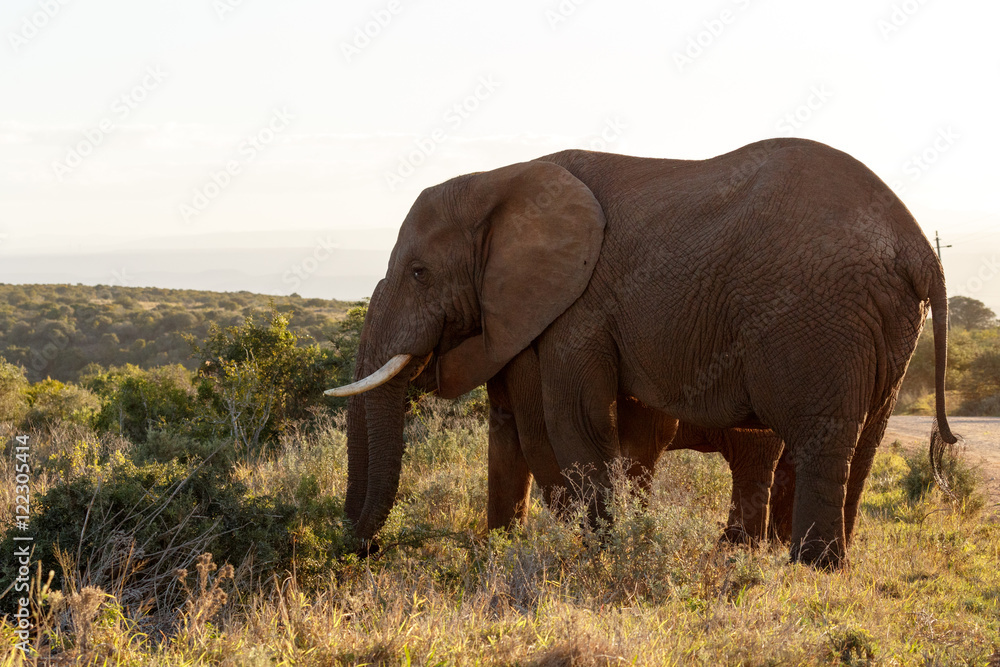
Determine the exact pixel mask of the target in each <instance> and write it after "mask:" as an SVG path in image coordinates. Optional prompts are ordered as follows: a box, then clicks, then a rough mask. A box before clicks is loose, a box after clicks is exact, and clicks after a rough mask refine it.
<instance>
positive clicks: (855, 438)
mask: <svg viewBox="0 0 1000 667" xmlns="http://www.w3.org/2000/svg"><path fill="white" fill-rule="evenodd" d="M928 308H929V309H930V312H931V313H932V314H933V320H932V321H933V334H934V355H935V393H936V409H935V412H936V427H935V429H934V430H933V431H932V434H931V438H930V450H931V460H932V461H933V462H937V461H939V460H940V457H941V452H942V451H943V449H944V448H945V447H946V446H947V445H949V444H952V443H954V442H956V438H955V436H954V435H953V434H952V432H951V429H950V428H949V426H948V422H947V415H946V412H947V410H946V405H945V393H944V385H945V383H944V378H945V367H946V362H947V347H946V345H947V320H948V317H947V313H948V310H947V309H948V306H947V293H946V289H945V281H944V272H943V269H942V267H941V264H940V262H939V260H938V257H937V255H936V254H935V253H934V250H933V249H932V247H931V245H930V243H929V242H928V241H927V238H926V236H925V235H924V234H923V232H922V231H921V230H920V227H919V225H918V224H917V222H916V221H915V220H914V218H913V216H912V215H911V214H910V212H909V211H908V210H907V209H906V206H905V205H904V204H903V203H902V202H901V201H900V200H899V199H898V197H896V195H895V194H894V193H893V192H892V191H891V190H890V189H889V188H888V186H886V185H885V183H884V182H882V180H881V179H879V178H878V176H876V175H875V174H874V173H873V172H871V171H870V170H869V169H868V168H867V167H865V166H864V165H863V164H862V163H860V162H859V161H857V160H855V159H854V158H852V157H851V156H849V155H847V154H846V153H843V152H841V151H838V150H836V149H834V148H831V147H829V146H826V145H824V144H821V143H818V142H814V141H809V140H805V139H795V138H780V139H770V140H765V141H761V142H757V143H754V144H750V145H748V146H744V147H743V148H740V149H737V150H735V151H732V152H730V153H726V154H723V155H720V156H717V157H713V158H708V159H705V160H674V159H658V158H642V157H632V156H626V155H617V154H613V153H600V152H592V151H583V150H567V151H562V152H559V153H554V154H552V155H547V156H544V157H541V158H537V159H535V160H530V161H527V162H521V163H517V164H513V165H509V166H506V167H500V168H498V169H494V170H492V171H486V172H479V173H473V174H467V175H464V176H458V177H456V178H453V179H451V180H449V181H446V182H444V183H442V184H440V185H437V186H433V187H430V188H428V189H426V190H424V191H423V192H422V193H421V194H420V195H419V196H418V197H417V199H416V201H415V202H414V204H413V206H412V207H411V209H410V211H409V213H408V214H407V215H406V217H405V219H404V220H403V223H402V225H401V227H400V231H399V236H398V238H397V241H396V245H395V247H394V248H393V250H392V253H391V254H390V258H389V266H388V269H387V271H386V275H385V277H384V278H383V279H382V280H381V281H380V282H379V284H378V285H377V286H376V288H375V291H374V293H373V295H372V299H371V302H370V305H369V309H368V313H367V316H366V318H365V323H364V327H363V329H362V334H361V341H360V344H359V362H360V363H359V365H358V367H357V374H356V378H357V380H356V382H355V383H353V384H352V385H349V386H348V387H346V388H339V389H338V390H336V391H337V393H338V394H339V395H354V398H353V399H352V400H351V402H350V404H349V407H348V459H349V460H348V489H347V498H346V500H345V508H346V512H347V515H348V517H349V519H350V520H351V522H352V525H353V527H354V531H355V535H356V536H357V537H358V538H359V539H360V540H361V541H362V542H367V541H369V540H371V539H372V538H373V537H374V535H375V534H376V532H377V531H378V530H379V528H380V527H381V526H382V524H383V523H384V521H385V519H386V517H387V515H388V513H389V510H390V509H391V507H392V504H393V502H394V500H395V496H396V491H397V488H398V483H399V472H400V467H401V459H402V453H403V438H402V433H403V414H404V396H405V391H406V386H407V383H408V382H409V380H410V379H411V378H412V377H413V376H414V374H416V373H417V372H419V370H420V369H421V368H422V367H423V365H425V364H426V363H427V362H428V361H429V360H430V358H431V356H432V354H434V353H437V354H438V356H439V358H440V355H441V354H444V353H448V352H454V353H455V354H457V355H459V356H462V357H464V358H466V359H467V363H463V364H462V365H461V366H462V367H463V368H468V369H472V370H469V371H465V372H463V374H462V376H461V377H458V378H455V379H454V389H456V390H457V389H458V388H461V386H467V387H475V386H478V385H479V384H482V382H483V381H485V380H486V379H488V378H490V377H493V376H494V375H495V374H496V373H497V372H498V371H499V370H500V369H502V368H503V366H505V365H506V364H507V362H509V361H510V360H511V359H513V358H514V356H515V355H517V354H518V353H519V352H520V351H521V350H523V349H525V348H526V347H527V346H528V345H529V344H530V343H531V342H532V341H534V340H535V339H538V341H539V342H538V345H537V353H538V360H539V369H540V372H541V380H542V394H543V411H544V420H545V424H546V430H547V433H548V437H549V440H550V442H551V443H552V449H553V452H554V453H555V457H556V460H557V461H558V463H559V466H560V468H562V469H564V470H568V469H571V468H573V466H580V467H581V468H582V469H586V470H589V471H590V473H589V475H588V477H587V480H586V485H588V486H593V487H594V488H596V489H601V488H606V487H607V486H608V484H609V471H608V464H609V463H610V462H611V461H612V460H613V459H614V458H615V457H616V456H618V455H619V454H620V452H621V447H620V441H619V434H618V430H617V425H616V421H615V418H614V415H613V412H612V410H611V409H610V408H611V406H612V405H613V404H614V402H615V400H616V397H617V396H618V395H620V394H625V395H627V396H633V397H635V398H636V399H637V400H639V401H641V402H642V403H643V404H644V405H647V406H649V407H650V408H652V409H655V410H658V411H660V412H662V413H664V414H667V415H670V416H671V417H674V418H676V419H679V420H681V421H682V422H686V423H690V424H694V425H697V426H700V427H703V428H732V427H741V426H748V425H753V426H760V425H763V426H765V427H767V428H770V429H771V430H772V431H773V432H774V433H775V434H777V436H778V437H780V438H781V440H783V441H784V443H785V446H786V447H787V449H788V451H789V456H790V457H791V460H792V462H793V465H794V468H795V479H796V483H795V491H794V501H793V510H792V527H791V546H790V560H791V562H803V563H807V564H811V565H814V566H817V567H822V568H834V567H838V566H839V565H841V564H842V563H843V562H844V560H845V558H846V557H847V551H848V546H849V543H850V540H851V537H852V533H853V530H854V524H855V518H856V515H857V511H858V504H859V500H860V497H861V492H862V489H863V488H864V482H865V479H866V477H867V476H868V472H869V470H870V469H871V464H872V459H873V458H874V455H875V451H876V448H877V446H878V444H879V442H880V440H881V439H882V435H883V433H884V430H885V427H886V423H887V421H888V418H889V415H890V413H891V412H892V408H893V406H894V404H895V400H896V396H897V394H898V392H899V387H900V383H901V381H902V377H903V373H904V372H905V370H906V366H907V364H908V363H909V359H910V356H911V355H912V353H913V350H914V348H915V345H916V341H917V337H918V335H919V333H920V330H921V329H922V328H923V325H924V321H925V318H926V316H927V314H928ZM542 332H545V335H544V336H543V337H540V334H542ZM480 334H481V335H482V336H483V341H484V345H482V346H473V345H468V343H469V341H470V340H471V339H473V338H474V337H475V336H478V335H480ZM444 380H445V381H446V383H447V382H449V381H451V380H450V379H449V378H448V377H447V376H446V377H444ZM460 385H461V386H460ZM936 470H937V468H936ZM595 495H596V494H595ZM600 511H601V510H600V508H599V507H595V508H594V512H595V513H600Z"/></svg>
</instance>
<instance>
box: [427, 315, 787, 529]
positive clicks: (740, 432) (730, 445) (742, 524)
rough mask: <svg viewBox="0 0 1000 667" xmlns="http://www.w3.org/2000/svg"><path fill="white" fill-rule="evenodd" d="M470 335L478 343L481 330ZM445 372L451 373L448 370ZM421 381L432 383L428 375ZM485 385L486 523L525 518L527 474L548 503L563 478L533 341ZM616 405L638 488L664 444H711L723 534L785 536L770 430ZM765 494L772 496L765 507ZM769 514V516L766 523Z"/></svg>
mask: <svg viewBox="0 0 1000 667" xmlns="http://www.w3.org/2000/svg"><path fill="white" fill-rule="evenodd" d="M543 335H544V334H543ZM477 338H478V339H479V340H480V343H481V341H482V336H478V337H477ZM450 361H451V359H450V356H449V355H448V354H445V355H443V357H441V358H440V359H439V360H438V363H437V364H436V366H437V368H438V369H440V368H444V369H449V368H450ZM444 373H445V375H452V376H454V375H456V372H455V371H451V372H449V371H448V370H445V371H444ZM440 374H441V373H440V372H437V373H434V375H440ZM428 384H430V385H431V386H433V388H436V386H434V383H433V382H432V383H428ZM486 387H487V391H488V393H489V398H490V430H489V473H488V487H489V499H488V506H487V507H488V509H487V525H488V527H489V528H490V529H491V530H492V529H494V528H510V527H513V526H514V525H515V524H518V523H522V522H523V521H524V518H525V516H526V515H527V508H528V501H529V496H530V492H531V481H532V478H534V480H535V482H536V483H537V484H538V485H539V487H540V489H541V492H542V497H543V498H544V499H545V502H546V504H548V505H549V506H552V505H553V499H554V497H555V496H559V497H566V495H565V493H564V492H565V490H566V489H565V483H566V478H565V476H564V471H563V470H562V469H561V468H560V467H559V462H558V461H557V460H556V456H555V452H553V450H552V445H551V443H550V442H549V438H548V434H547V431H546V427H545V417H544V414H543V413H542V387H541V371H540V369H539V365H538V355H537V354H536V352H535V350H534V348H533V347H530V346H529V347H528V348H526V349H525V350H523V351H521V352H520V353H519V354H518V355H517V356H515V357H514V359H512V360H511V361H510V362H509V363H508V364H507V365H506V366H504V367H503V368H502V369H501V370H500V371H499V372H498V373H497V374H496V375H494V376H493V377H492V378H490V379H489V381H488V382H487V383H486ZM445 393H446V394H447V393H449V392H448V391H447V390H445ZM616 411H617V424H618V438H619V442H620V444H621V454H622V456H623V457H624V458H625V459H628V460H630V461H632V465H631V466H630V468H629V469H628V470H627V471H626V474H627V476H628V477H629V478H631V479H632V480H633V481H634V482H635V483H637V484H638V485H639V486H640V488H644V489H646V490H648V488H649V484H650V482H651V480H652V473H653V470H654V468H655V467H656V462H657V460H659V458H660V455H661V454H662V453H663V452H664V451H668V450H678V449H692V450H696V451H700V452H706V453H707V452H718V453H720V454H722V456H723V458H724V459H725V460H726V462H727V463H728V464H729V468H730V471H731V472H732V475H733V488H732V498H731V503H730V514H729V520H728V522H727V524H726V529H725V531H724V532H723V539H725V540H726V541H730V542H754V543H755V542H758V541H760V540H762V539H764V538H765V537H767V536H768V535H769V534H770V537H772V538H774V539H779V540H786V541H787V540H788V539H789V538H790V525H789V519H790V517H791V506H792V499H791V495H790V493H789V490H788V489H789V488H791V487H793V486H794V478H792V477H790V476H789V475H788V474H787V470H786V468H787V467H788V466H787V464H784V461H783V466H782V470H781V474H779V476H778V478H777V479H776V478H775V466H776V464H777V463H778V459H779V456H781V454H782V450H783V447H784V445H783V443H782V442H781V440H780V439H779V438H778V437H777V436H776V435H774V434H773V433H772V432H771V431H768V430H763V429H706V428H701V427H699V426H695V425H693V424H687V423H683V422H682V423H678V420H676V419H673V418H672V417H669V416H667V415H665V414H663V413H661V412H657V411H656V410H651V409H650V408H648V407H646V406H645V405H643V404H642V403H641V402H639V401H637V400H636V399H634V398H632V397H630V396H618V398H617V401H616ZM772 487H773V488H772ZM786 487H788V488H786ZM769 500H770V501H773V502H770V508H771V509H770V511H769ZM769 514H771V515H773V516H774V517H775V521H774V522H773V523H772V524H770V525H769V523H768V517H769ZM769 528H770V531H769Z"/></svg>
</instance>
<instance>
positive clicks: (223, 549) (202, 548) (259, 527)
mask: <svg viewBox="0 0 1000 667" xmlns="http://www.w3.org/2000/svg"><path fill="white" fill-rule="evenodd" d="M171 437H172V438H176V437H177V436H176V435H174V436H171ZM161 438H164V436H162V435H160V434H154V435H153V436H152V437H151V438H150V439H149V441H148V442H147V443H146V448H145V453H146V454H147V455H148V454H149V453H150V452H151V451H153V450H154V448H155V446H156V445H157V443H160V444H162V443H163V442H164V440H161ZM166 442H172V443H173V444H174V445H175V446H176V445H177V444H179V443H177V441H176V440H173V441H171V440H170V439H169V438H167V439H166ZM79 447H80V448H81V452H77V453H76V454H72V455H71V457H72V458H73V460H74V461H77V459H79V460H78V461H77V463H76V464H74V465H70V466H68V467H64V470H65V473H64V479H65V480H66V481H64V482H63V483H60V484H57V485H55V486H53V487H51V488H50V489H48V491H46V492H45V493H44V494H42V495H41V496H40V497H39V498H38V499H37V501H36V503H35V505H34V508H33V516H32V518H31V526H32V530H33V532H34V534H35V536H36V538H35V552H34V553H35V555H34V559H35V560H37V561H39V562H40V563H41V566H42V569H43V571H47V570H50V569H51V570H56V571H59V570H60V567H59V564H58V562H57V560H58V558H57V555H58V551H59V550H60V549H61V550H62V551H64V552H66V553H67V554H69V556H70V557H71V559H72V561H73V563H72V565H73V567H74V568H75V570H76V571H77V572H78V573H79V582H80V584H81V585H86V586H99V587H101V588H103V589H105V590H119V591H123V593H122V594H121V596H120V597H121V598H122V599H123V601H125V602H126V603H128V604H138V603H139V602H140V601H142V600H150V599H153V600H155V602H156V604H157V607H158V610H159V611H161V612H166V611H170V610H171V609H173V606H174V605H175V604H176V603H177V600H178V597H177V596H178V595H179V594H180V592H181V591H180V589H179V588H178V586H177V582H176V581H175V580H174V572H175V570H177V569H178V568H189V567H190V566H191V565H192V563H193V561H194V559H195V558H196V557H197V556H198V555H200V554H203V553H205V552H211V553H212V554H213V555H214V556H215V559H216V560H217V561H219V562H225V563H231V564H234V565H237V566H239V565H240V564H242V563H243V562H244V561H246V560H247V559H250V561H251V562H253V564H254V569H255V571H257V572H277V573H283V572H290V571H296V572H297V573H298V574H299V575H300V576H301V580H303V581H311V580H314V579H315V578H316V577H318V576H319V575H320V574H321V573H323V572H326V571H328V568H329V566H330V564H331V562H332V560H333V559H334V558H335V557H336V556H337V555H338V554H341V553H343V552H344V551H345V550H346V546H345V545H346V531H345V528H344V519H343V510H342V506H341V502H340V500H339V499H335V498H333V497H329V496H324V495H323V494H322V493H321V491H320V488H319V484H318V482H317V480H316V478H315V477H314V476H309V475H306V476H303V477H302V478H301V479H300V480H298V488H297V489H295V493H294V496H293V498H292V499H290V500H288V499H281V498H278V497H276V496H275V495H273V494H254V493H250V492H249V491H248V490H247V487H246V485H245V484H243V483H242V482H241V481H239V480H237V479H235V478H234V477H233V475H232V474H231V466H230V463H229V461H227V460H226V459H225V458H223V457H220V458H218V459H216V458H215V457H219V456H220V454H222V453H223V451H224V449H225V448H223V447H222V446H221V445H218V444H217V447H216V449H217V453H215V454H214V456H213V455H212V454H211V453H210V454H209V455H207V456H205V457H198V456H194V455H191V454H189V456H188V460H187V461H186V462H181V461H180V460H178V459H176V458H174V459H171V460H169V461H156V460H148V461H143V460H141V459H142V453H143V452H142V449H141V448H140V449H139V450H136V451H134V452H127V453H126V452H123V451H121V450H117V451H115V452H111V453H110V454H108V455H102V452H101V451H99V450H98V449H96V448H98V447H99V445H98V443H96V442H87V441H81V442H80V443H79ZM82 450H86V451H82ZM56 465H57V466H58V465H59V464H58V463H56ZM67 478H68V479H67ZM14 548H15V543H14V542H13V536H12V535H11V534H8V535H7V536H6V537H5V539H4V540H3V542H0V557H2V558H3V562H2V563H0V588H2V587H6V586H8V585H9V584H10V583H11V582H12V581H13V578H14V577H15V576H16V559H15V558H14V557H13V555H12V554H13V550H14ZM61 585H62V579H61V577H59V578H57V582H56V586H57V587H59V586H61Z"/></svg>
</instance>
